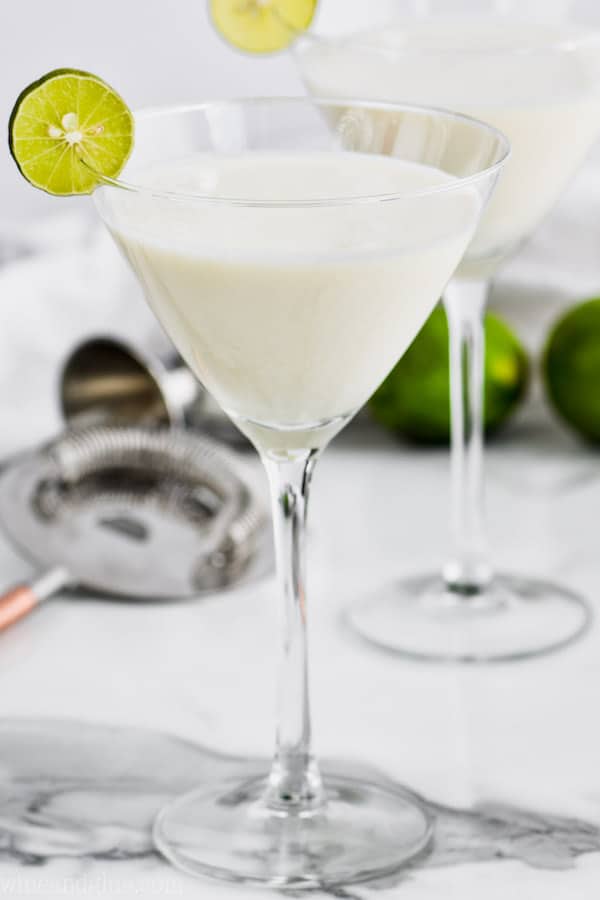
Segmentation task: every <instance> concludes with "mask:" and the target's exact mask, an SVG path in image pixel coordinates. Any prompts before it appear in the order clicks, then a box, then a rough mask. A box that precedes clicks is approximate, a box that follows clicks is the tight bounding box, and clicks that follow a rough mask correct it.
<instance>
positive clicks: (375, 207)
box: [95, 98, 508, 888]
mask: <svg viewBox="0 0 600 900" xmlns="http://www.w3.org/2000/svg"><path fill="white" fill-rule="evenodd" d="M507 153H508V144H507V141H506V139H505V138H504V137H503V135H501V134H500V133H499V132H498V131H496V130H495V129H493V128H491V127H489V126H486V125H483V124H481V123H479V122H477V121H475V120H473V119H469V118H466V117H462V116H457V115H455V114H452V113H446V112H443V111H436V110H431V109H427V108H417V107H404V106H394V105H385V104H369V103H360V102H356V103H355V102H344V103H339V102H327V101H311V100H308V99H305V98H298V99H289V100H288V99H265V100H246V101H238V102H221V103H207V104H203V105H200V106H188V107H182V108H176V109H164V110H157V111H153V112H152V111H151V112H148V113H145V114H140V115H139V116H138V117H137V120H136V143H135V149H134V152H133V155H132V157H131V159H130V161H129V162H128V164H127V167H126V169H125V171H124V173H123V176H122V179H120V180H116V181H108V180H106V179H105V180H104V181H102V183H101V186H100V187H99V188H98V190H97V191H96V193H95V199H96V202H97V207H98V209H99V212H100V214H101V216H102V217H103V219H104V221H105V222H106V224H107V225H108V228H109V229H110V231H111V232H112V234H113V236H114V237H115V238H116V241H117V243H118V244H119V245H120V246H121V248H122V250H123V251H124V253H125V255H126V257H127V258H128V260H129V261H130V263H131V265H132V267H133V269H134V271H135V272H136V274H137V275H138V277H139V279H140V282H141V284H142V286H143V287H144V289H145V293H146V296H147V299H148V301H149V303H150V305H151V306H152V308H153V310H154V311H155V313H156V315H157V316H158V318H159V320H160V322H161V323H162V325H163V326H164V328H165V330H166V331H167V332H168V333H169V334H170V335H171V337H172V338H173V340H174V342H175V344H176V345H177V347H178V349H179V350H180V352H181V354H182V355H183V357H184V358H185V359H186V361H187V362H188V364H189V365H190V367H191V368H192V370H193V371H194V372H195V374H196V375H197V376H198V378H199V379H201V381H202V382H203V384H204V385H205V386H206V387H207V388H208V389H209V390H210V391H211V392H212V393H213V394H214V396H215V398H216V399H217V400H218V402H219V403H220V404H221V405H222V407H223V409H224V410H225V411H226V412H227V413H228V414H229V415H230V417H231V418H232V420H233V421H234V422H235V423H236V425H237V426H238V427H239V428H240V429H241V430H242V431H243V432H244V433H245V434H246V435H247V436H248V437H249V438H250V440H251V441H253V443H254V444H255V446H256V448H257V450H258V452H259V454H260V456H261V458H262V461H263V462H264V465H265V468H266V471H267V474H268V477H269V481H270V486H271V492H272V506H273V524H274V531H275V545H276V552H277V562H278V577H279V586H280V592H281V609H282V628H283V631H282V647H281V668H280V672H279V680H278V687H279V717H278V724H277V739H276V748H275V754H274V759H273V763H272V766H271V769H270V770H269V771H267V770H266V768H265V769H263V768H262V767H257V766H253V765H246V766H244V765H242V764H240V770H239V772H238V773H237V775H236V776H235V777H231V778H227V779H226V780H224V781H223V782H222V783H217V784H206V785H203V786H202V787H200V788H199V789H198V790H197V791H195V792H194V793H192V794H189V795H186V796H184V797H182V798H180V799H178V800H176V801H175V802H174V803H172V804H171V805H170V806H168V807H167V808H166V809H164V810H163V811H162V812H161V813H160V815H159V816H158V819H157V821H156V825H155V829H154V837H155V842H156V845H157V847H158V848H159V850H161V851H162V853H163V854H164V855H165V856H166V857H167V858H168V859H170V860H171V861H172V862H173V863H174V864H175V865H176V866H179V867H180V868H182V869H184V870H185V871H187V872H190V873H193V874H204V875H210V876H214V877H216V878H221V879H229V880H231V881H235V882H238V883H239V882H249V883H253V884H261V885H271V886H274V887H290V888H304V887H309V888H310V887H316V886H324V885H326V886H329V885H335V884H340V883H344V884H345V883H350V882H356V881H364V880H367V879H371V878H375V877H379V876H382V875H385V874H386V873H389V872H392V871H394V870H395V869H397V868H398V867H399V866H401V865H402V863H404V862H405V861H406V860H407V859H410V858H411V857H412V856H414V855H415V854H416V853H417V852H419V851H420V850H422V849H423V848H424V847H425V846H426V844H427V842H428V839H429V836H430V822H429V820H428V817H427V815H426V813H425V812H424V811H423V809H422V808H421V806H420V805H419V803H418V801H417V800H416V799H415V798H414V797H413V796H412V795H411V794H410V793H409V792H407V791H404V790H402V789H400V788H393V787H390V786H389V785H382V784H378V783H374V782H369V781H364V780H361V779H358V778H353V777H345V776H343V775H341V774H340V773H339V772H337V771H331V772H328V771H327V769H325V771H324V772H323V773H321V771H320V769H319V766H318V764H317V761H316V759H315V757H314V755H313V752H312V747H311V724H310V715H309V692H308V672H307V657H306V652H307V647H306V612H307V605H306V591H305V573H304V529H305V517H306V506H307V500H308V491H309V486H310V482H311V478H312V474H313V471H314V467H315V464H316V461H317V459H318V457H319V455H320V453H321V452H322V450H323V449H324V447H325V446H326V444H327V443H328V442H329V441H330V440H331V438H332V437H333V436H334V435H335V434H336V433H337V432H338V431H339V430H340V429H341V428H342V427H343V426H344V425H345V424H346V423H347V422H348V420H349V419H350V418H351V417H352V416H353V415H354V413H355V412H356V411H357V410H358V408H359V407H360V406H361V405H362V404H363V403H364V402H365V400H366V399H367V398H368V397H369V395H370V394H371V393H372V391H373V390H374V388H375V387H376V386H377V385H378V384H379V383H380V382H381V381H382V379H383V378H384V377H385V375H386V373H387V372H388V371H389V370H390V369H391V368H392V366H393V365H394V364H395V362H396V360H397V359H398V357H399V356H400V355H401V354H402V353H403V352H404V350H405V349H406V348H407V347H408V345H409V344H410V343H411V341H412V339H413V338H414V336H415V334H416V333H417V331H418V330H419V328H420V327H421V326H422V324H423V323H424V321H425V320H426V318H427V316H428V315H429V313H430V311H431V309H432V307H433V305H434V304H435V302H436V300H437V297H438V296H439V293H440V291H442V290H443V289H444V287H445V285H446V283H447V282H448V280H449V278H450V277H451V275H452V273H453V271H454V269H455V267H456V265H457V264H458V263H459V261H460V259H461V257H462V255H463V254H464V251H465V249H466V247H467V246H468V244H469V242H470V241H471V239H472V237H473V234H474V232H475V229H476V227H477V223H478V220H479V217H480V214H481V212H482V210H483V207H484V206H485V203H486V201H487V199H488V196H489V194H490V192H491V189H492V187H493V184H494V181H495V179H496V176H497V174H498V171H499V169H500V168H501V166H502V164H503V162H504V160H505V158H506V156H507Z"/></svg>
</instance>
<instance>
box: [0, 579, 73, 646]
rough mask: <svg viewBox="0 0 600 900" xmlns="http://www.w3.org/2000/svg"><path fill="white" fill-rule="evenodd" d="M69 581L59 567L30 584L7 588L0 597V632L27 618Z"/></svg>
mask: <svg viewBox="0 0 600 900" xmlns="http://www.w3.org/2000/svg"><path fill="white" fill-rule="evenodd" d="M71 580H72V579H71V577H70V575H69V573H68V572H67V570H66V569H64V568H62V567H60V568H55V569H50V571H48V572H46V573H45V574H44V575H41V576H40V577H39V578H36V580H35V581H33V582H32V583H31V584H17V585H14V586H13V587H11V588H9V589H8V590H7V591H5V592H4V594H2V595H0V631H3V630H4V629H5V628H8V627H9V626H10V625H13V624H14V623H15V622H18V621H19V619H22V618H23V617H24V616H27V615H28V614H29V613H30V612H31V611H32V610H34V609H35V608H36V606H39V604H40V603H42V602H43V601H44V600H47V599H48V598H49V597H52V595H53V594H56V593H57V592H58V591H59V590H60V589H61V588H63V587H66V586H67V585H68V584H70V583H71Z"/></svg>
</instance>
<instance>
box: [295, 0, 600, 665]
mask: <svg viewBox="0 0 600 900" xmlns="http://www.w3.org/2000/svg"><path fill="white" fill-rule="evenodd" d="M567 6H568V4H565V3H562V2H561V3H560V4H557V3H555V2H554V0H547V2H544V3H539V2H537V0H518V2H514V0H502V2H498V0H478V3H477V10H478V12H477V13H476V14H469V13H465V12H464V10H465V4H464V2H462V0H399V2H398V3H397V4H396V12H397V19H395V20H393V21H387V23H386V24H385V25H384V26H378V27H376V28H372V27H371V28H370V29H369V28H365V29H363V30H361V31H359V32H356V33H353V34H350V35H347V36H342V37H339V36H338V37H326V36H321V35H319V34H318V33H317V34H314V35H313V34H308V35H306V36H304V37H302V38H300V39H298V41H297V42H296V44H295V55H296V59H297V62H298V65H299V67H300V70H301V73H302V76H303V78H304V80H305V82H306V84H307V86H308V88H309V90H310V91H311V93H313V94H314V95H317V96H318V95H326V96H339V97H344V96H359V97H365V98H367V99H377V100H386V101H400V100H409V101H411V102H427V103H435V104H439V105H440V106H445V107H449V108H452V109H459V110H461V111H462V112H466V113H469V114H471V115H474V116H477V117H478V118H480V119H482V120H484V121H487V122H491V123H492V124H494V125H495V126H496V127H497V128H500V129H501V130H502V131H503V132H504V133H505V134H506V135H507V136H508V138H509V140H510V142H511V159H510V160H509V162H508V164H507V166H506V168H505V170H504V172H503V174H502V177H501V179H500V183H499V185H498V188H497V190H496V192H495V194H494V197H493V198H492V201H491V203H490V206H489V208H488V210H487V211H486V214H485V216H484V218H483V219H482V222H481V225H480V227H479V229H478V232H477V235H476V237H475V240H474V241H473V243H472V244H471V246H470V248H469V250H468V252H467V254H466V256H465V259H464V260H463V263H462V264H461V266H460V267H459V270H458V272H457V275H456V277H455V278H454V279H453V281H452V282H451V284H450V285H449V286H448V288H447V290H446V292H445V294H444V304H445V307H446V312H447V315H448V322H449V331H450V382H451V413H452V482H453V533H454V550H453V555H452V557H451V559H450V561H449V562H448V563H447V564H446V566H445V567H444V569H443V571H442V572H440V573H436V572H434V573H428V574H424V575H419V576H415V577H412V578H405V579H399V580H398V581H396V582H395V583H393V584H390V585H388V586H387V587H383V588H379V589H377V591H376V592H375V593H374V595H373V596H371V597H368V598H367V599H365V600H364V601H363V600H361V601H360V602H358V603H357V604H355V605H354V606H353V607H352V608H351V609H350V610H349V620H350V622H351V623H352V625H353V627H354V628H355V629H356V630H357V631H358V632H359V633H360V634H361V635H362V636H363V637H365V638H367V639H368V640H369V641H370V642H372V643H375V644H377V645H378V646H380V647H382V648H384V649H386V650H389V651H393V652H396V653H400V654H402V655H407V656H411V657H415V658H421V659H430V660H442V661H444V660H448V661H451V660H455V661H462V662H490V661H494V660H509V659H521V658H526V657H529V656H534V655H536V654H540V653H545V652H548V651H550V650H554V649H556V648H558V647H561V646H564V645H565V644H567V643H569V642H570V641H572V640H573V639H575V638H576V637H577V636H578V635H580V634H581V633H582V632H583V631H584V630H585V628H586V627H587V625H588V623H589V616H590V614H589V609H588V607H587V605H586V603H585V602H584V601H583V599H582V598H580V597H579V596H577V595H575V594H573V593H572V592H571V591H569V590H568V589H566V588H564V587H561V586H559V585H557V584H553V583H551V582H549V581H545V580H541V579H539V578H531V577H526V576H520V575H514V574H502V573H497V572H494V570H493V568H492V565H491V562H490V555H489V551H488V547H487V542H486V538H485V533H484V527H483V378H484V325H483V321H484V319H483V317H484V311H485V306H486V301H487V297H488V295H489V291H490V286H491V283H492V279H493V277H494V275H495V273H496V271H497V269H498V268H499V266H500V264H501V263H502V262H503V260H504V259H506V258H507V256H509V255H510V254H511V253H512V252H514V250H515V249H516V248H517V247H518V246H519V245H520V243H521V242H522V241H523V240H524V239H525V238H526V237H528V235H529V234H530V233H531V232H532V230H533V229H534V228H535V227H536V226H537V224H538V223H539V222H540V220H541V219H542V218H543V217H544V215H545V214H546V213H547V212H548V210H549V209H550V208H551V207H552V205H553V204H554V203H555V202H556V200H557V199H558V197H559V195H560V193H561V192H562V190H563V189H564V187H565V185H566V184H567V182H568V180H569V179H570V178H571V176H572V175H573V173H574V172H575V170H576V169H577V167H578V166H579V165H580V163H581V162H582V160H583V158H584V156H585V154H586V152H587V151H588V149H589V148H590V146H591V145H592V143H593V141H594V140H595V139H596V137H597V136H598V135H599V134H600V62H599V60H600V32H598V31H597V30H594V29H593V28H590V27H589V26H588V25H586V24H583V23H581V22H579V21H575V20H574V19H566V20H565V17H564V10H565V8H566V7H567ZM387 12H388V13H389V9H388V10H387ZM384 13H385V10H384ZM553 13H556V15H554V16H553V15H552V14H553ZM369 15H370V11H369ZM540 17H542V18H541V20H540Z"/></svg>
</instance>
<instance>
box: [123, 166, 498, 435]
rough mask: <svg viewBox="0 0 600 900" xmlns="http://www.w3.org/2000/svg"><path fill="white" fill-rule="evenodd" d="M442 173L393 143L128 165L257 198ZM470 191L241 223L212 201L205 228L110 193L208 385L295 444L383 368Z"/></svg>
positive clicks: (449, 249)
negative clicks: (388, 147) (380, 147)
mask: <svg viewBox="0 0 600 900" xmlns="http://www.w3.org/2000/svg"><path fill="white" fill-rule="evenodd" d="M454 181H455V178H454V177H453V176H450V175H448V174H447V173H445V172H443V171H441V170H440V169H436V168H433V167H431V166H424V165H420V164H418V163H414V162H405V161H402V160H399V159H394V158H393V157H389V156H381V155H373V154H371V155H368V154H362V153H347V154H339V155H338V154H332V153H312V154H311V153H305V154H295V153H293V152H289V153H285V154H284V153H278V154H275V153H253V154H248V155H240V156H238V155H232V156H230V157H217V156H215V157H212V158H211V157H209V156H203V155H198V156H197V157H195V158H194V157H193V158H191V159H187V160H184V161H183V162H179V163H176V164H173V163H169V164H168V165H166V166H164V167H162V168H161V167H152V168H151V169H150V171H145V172H144V171H143V172H141V173H140V175H139V178H138V183H140V184H143V185H144V186H147V187H148V188H150V189H152V188H155V189H156V188H160V187H161V185H169V184H176V185H177V186H178V188H179V189H185V190H186V192H189V193H191V194H193V193H198V192H199V191H207V190H209V191H210V192H211V193H215V194H218V196H220V197H231V198H235V197H240V196H241V197H248V195H249V191H250V192H251V198H252V199H254V200H257V201H262V202H264V201H268V200H270V199H277V198H278V197H285V198H287V199H288V200H298V201H301V202H305V201H308V200H310V199H311V198H315V199H317V200H318V199H319V198H323V197H327V196H329V195H331V196H335V197H337V198H340V199H341V198H348V199H350V198H352V197H357V196H364V195H369V194H381V195H386V194H387V195H394V194H398V192H404V193H405V194H406V195H409V194H410V193H411V192H417V193H418V192H422V191H426V190H428V189H430V188H438V187H443V186H448V187H450V186H452V183H453V182H454ZM481 204H482V199H481V196H480V194H479V193H478V192H477V191H476V190H474V189H473V188H470V187H465V188H463V189H462V190H454V191H452V193H451V195H450V196H446V194H445V193H444V192H443V191H442V192H440V193H435V192H434V193H433V194H432V195H431V197H428V198H415V199H414V200H413V201H411V200H410V198H409V197H408V196H407V197H406V199H405V201H404V202H403V203H402V204H394V203H390V204H389V205H387V206H386V205H384V204H382V206H381V208H379V209H373V210H361V211H360V214H359V216H358V217H357V216H356V214H354V213H353V211H352V210H349V209H348V208H347V207H346V206H344V205H341V206H338V207H336V208H333V209H331V210H329V211H328V212H327V214H325V215H324V214H323V211H322V209H320V208H319V207H310V206H308V207H306V208H305V209H301V210H298V211H295V214H294V215H293V216H292V217H291V218H290V217H289V215H288V213H287V211H277V210H275V211H273V210H271V209H256V210H254V212H253V214H252V217H251V218H252V228H251V229H249V228H248V227H247V217H246V216H245V215H242V216H241V217H240V216H239V214H238V215H236V213H235V212H234V213H232V212H231V211H230V210H225V211H215V210H212V211H211V215H210V228H207V223H206V221H205V219H204V217H201V216H196V217H195V218H194V220H193V221H189V220H188V219H187V218H186V217H184V218H183V220H182V221H181V222H179V221H178V220H177V219H176V218H175V217H174V216H165V215H164V213H163V210H162V209H161V208H160V207H156V206H153V205H151V207H150V208H149V209H146V208H145V207H144V206H143V205H141V204H140V203H134V204H132V203H131V202H130V198H129V197H128V196H127V195H122V194H117V195H115V198H114V199H113V203H112V216H113V219H112V221H113V223H114V224H113V225H112V229H113V233H114V235H115V236H116V238H117V240H118V241H119V243H120V244H121V246H122V247H123V249H124V250H125V253H126V255H127V257H128V259H129V260H130V262H131V263H132V265H133V267H134V269H135V271H136V272H137V274H138V276H139V278H140V280H141V282H142V284H144V285H145V286H146V288H147V294H148V298H149V300H150V303H151V305H152V307H153V309H154V311H155V313H156V315H157V316H158V318H159V319H160V321H161V322H162V323H163V325H164V327H165V328H166V330H167V331H168V333H169V334H170V335H171V336H172V338H173V340H174V341H175V343H176V344H177V346H178V347H179V349H180V351H181V353H182V355H183V357H184V359H185V360H186V362H187V363H188V365H189V366H190V368H191V369H192V370H193V371H194V372H195V374H196V375H197V376H198V378H199V379H200V380H201V381H202V383H203V384H204V386H205V387H206V388H207V389H208V390H209V391H210V392H211V393H212V394H213V395H214V397H215V398H216V399H217V400H218V402H219V403H220V405H221V406H222V407H223V408H224V409H225V410H226V411H227V412H228V413H229V415H230V416H231V417H232V418H233V419H234V420H235V421H236V422H237V423H238V425H239V427H240V428H241V429H242V430H243V431H245V432H246V433H247V434H248V435H249V436H250V437H251V438H252V439H253V440H254V441H255V442H256V443H258V444H260V447H261V449H265V448H266V447H267V446H272V445H275V446H277V447H282V446H284V445H285V446H287V447H289V448H293V447H294V446H298V441H299V440H300V441H302V440H303V439H304V433H305V432H306V431H307V429H311V428H312V429H313V435H312V437H311V446H317V445H318V446H322V445H323V443H325V442H326V440H329V438H330V437H331V436H332V435H333V433H335V431H336V430H337V429H338V428H339V427H341V425H342V424H343V423H344V422H345V421H347V419H348V417H349V416H351V415H352V414H353V413H354V412H355V411H356V410H357V409H358V408H359V407H361V406H362V405H363V403H364V402H365V400H366V399H367V398H368V397H369V396H370V395H371V393H372V392H373V391H374V390H375V388H376V387H377V386H378V385H379V384H380V383H381V381H382V380H383V379H384V378H385V376H386V375H387V373H388V372H389V371H390V369H391V368H392V367H393V366H394V364H395V363H396V361H397V360H398V357H399V356H400V355H402V354H403V353H404V351H405V350H406V349H407V347H408V346H409V344H410V343H411V342H412V340H413V338H414V337H415V335H416V334H417V332H418V331H419V329H420V327H421V325H422V324H423V321H424V320H425V319H426V318H427V316H428V315H429V313H430V312H431V309H432V306H433V304H434V303H435V302H436V299H437V297H438V296H439V293H440V291H441V290H442V289H443V287H444V286H445V285H446V283H447V282H448V280H449V278H450V276H451V274H452V273H453V271H454V269H455V268H456V264H457V261H458V260H460V258H461V257H462V255H463V253H464V251H465V249H466V247H467V245H468V243H469V241H470V240H471V238H472V236H473V234H474V230H475V225H476V223H477V221H478V219H479V213H480V210H481ZM286 219H288V221H287V222H285V221H284V220H286ZM298 429H301V432H302V434H299V433H298ZM315 429H316V430H315ZM315 435H318V441H317V443H316V444H315ZM301 446H302V444H301Z"/></svg>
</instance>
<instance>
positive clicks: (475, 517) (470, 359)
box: [444, 279, 492, 596]
mask: <svg viewBox="0 0 600 900" xmlns="http://www.w3.org/2000/svg"><path fill="white" fill-rule="evenodd" d="M489 289H490V283H489V281H461V280H458V279H455V280H453V281H452V282H451V283H450V284H449V285H448V288H447V289H446V293H445V295H444V306H445V307H446V313H447V316H448V328H449V332H450V410H451V431H452V450H451V467H452V520H453V539H454V551H453V553H454V555H453V558H452V559H451V561H450V562H449V563H448V564H447V565H446V566H445V568H444V578H445V581H446V584H447V586H448V588H449V589H450V590H451V591H454V592H456V593H459V594H463V595H465V596H472V595H476V594H478V593H480V592H481V591H482V590H483V589H484V588H485V586H486V585H487V584H488V583H489V581H490V579H491V577H492V570H491V566H490V563H489V560H488V554H487V543H486V538H485V533H484V516H483V447H484V408H483V400H484V377H485V330H484V314H485V307H486V302H487V297H488V294H489Z"/></svg>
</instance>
